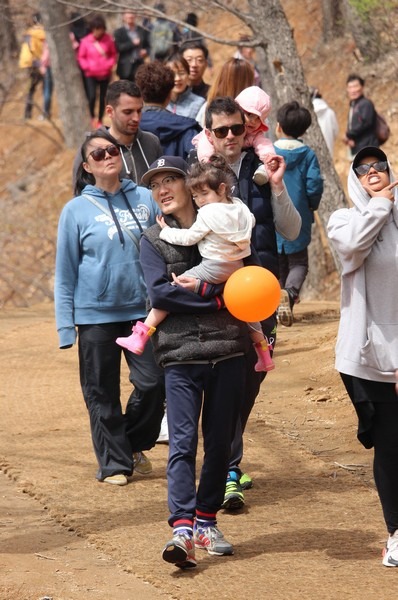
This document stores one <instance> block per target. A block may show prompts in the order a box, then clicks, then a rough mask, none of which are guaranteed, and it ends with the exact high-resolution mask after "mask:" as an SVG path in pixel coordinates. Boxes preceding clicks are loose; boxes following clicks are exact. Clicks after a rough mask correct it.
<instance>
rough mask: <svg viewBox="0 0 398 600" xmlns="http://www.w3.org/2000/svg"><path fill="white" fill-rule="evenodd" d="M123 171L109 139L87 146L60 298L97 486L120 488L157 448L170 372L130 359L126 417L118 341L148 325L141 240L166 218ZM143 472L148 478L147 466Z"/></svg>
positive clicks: (67, 229)
mask: <svg viewBox="0 0 398 600" xmlns="http://www.w3.org/2000/svg"><path fill="white" fill-rule="evenodd" d="M121 168H122V162H121V158H120V150H119V148H118V146H117V143H116V140H114V138H112V137H111V136H110V135H109V133H107V132H106V131H103V130H98V131H96V132H94V133H92V134H90V135H89V136H88V137H87V138H86V140H85V142H84V144H83V146H82V161H81V165H80V168H79V172H78V177H77V185H76V197H75V198H73V199H72V200H71V201H70V202H68V203H67V204H66V205H65V206H64V208H63V210H62V212H61V216H60V220H59V226H58V238H57V252H56V267H55V290H54V296H55V315H56V322H57V331H58V335H59V345H60V348H70V347H71V346H72V345H73V344H74V343H75V342H76V338H78V349H79V368H80V382H81V387H82V391H83V396H84V400H85V403H86V406H87V409H88V413H89V417H90V425H91V436H92V441H93V446H94V451H95V454H96V457H97V461H98V473H97V479H98V480H99V481H102V482H105V483H109V484H114V485H126V484H127V483H128V477H129V476H130V475H131V474H132V470H133V452H134V453H137V452H140V451H142V450H148V449H150V448H151V447H153V446H154V445H155V443H156V439H157V436H158V434H159V429H160V422H161V419H162V416H163V403H164V380H163V373H162V371H161V370H160V369H159V368H158V367H157V365H156V364H155V361H154V357H153V351H152V348H151V346H150V345H148V347H147V348H146V350H145V352H144V353H143V354H142V355H141V356H139V357H138V356H136V355H135V354H132V353H130V352H128V351H125V352H124V356H125V359H126V362H127V365H128V368H129V371H130V381H131V383H132V384H133V385H134V391H133V392H132V394H131V395H130V398H129V400H128V403H127V407H126V414H125V415H123V413H122V408H121V402H120V362H121V354H122V351H121V348H120V346H118V345H117V344H116V341H115V340H116V338H117V337H118V336H120V335H127V334H128V333H129V332H130V330H131V326H132V324H134V323H135V321H136V320H138V319H142V318H143V317H145V314H146V310H145V302H146V297H147V291H146V287H145V282H144V278H143V273H142V269H141V267H140V265H139V260H138V259H139V238H140V235H141V233H142V231H144V230H145V229H146V228H148V227H150V226H151V225H153V224H154V223H155V222H156V221H155V218H156V214H158V213H159V211H158V209H157V207H156V205H155V203H154V201H153V199H152V197H151V194H150V193H149V191H147V190H145V189H144V188H142V187H138V186H137V185H136V184H135V183H133V182H132V181H130V180H128V179H123V180H122V181H120V179H119V174H120V171H121ZM76 329H77V332H76ZM141 458H142V457H141V455H139V456H136V457H135V459H136V462H137V460H138V459H141ZM135 467H136V470H137V471H140V472H142V465H141V464H140V465H136V466H135Z"/></svg>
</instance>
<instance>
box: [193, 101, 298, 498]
mask: <svg viewBox="0 0 398 600" xmlns="http://www.w3.org/2000/svg"><path fill="white" fill-rule="evenodd" d="M205 121H206V122H205V125H206V129H205V132H206V135H207V138H208V140H209V141H210V143H211V144H212V145H213V147H214V151H215V152H218V153H220V154H222V155H223V156H224V157H225V158H226V160H227V162H228V163H229V166H230V167H231V169H232V171H233V172H234V173H235V177H236V188H235V189H234V191H233V194H234V196H237V197H238V198H240V199H241V200H242V201H243V202H244V203H245V204H246V205H247V206H248V207H249V209H250V211H251V212H252V213H253V214H254V216H255V218H256V225H255V227H254V229H253V234H252V243H253V246H254V248H255V250H256V251H257V254H258V258H259V260H260V263H261V265H262V266H263V267H265V268H266V269H269V270H270V271H271V272H272V273H273V274H274V275H275V276H276V277H277V278H279V277H278V275H279V273H278V251H277V246H276V237H275V232H276V231H277V232H278V233H280V234H281V235H283V236H284V237H285V238H286V239H288V240H294V239H295V238H296V237H297V236H298V234H299V233H300V228H301V217H300V215H299V213H298V212H297V210H296V209H295V207H294V205H293V203H292V201H291V199H290V197H289V195H288V193H287V191H286V188H285V186H284V183H283V175H284V172H285V168H286V165H285V161H284V159H283V157H282V156H278V155H276V154H270V155H269V160H268V162H267V165H268V169H267V170H268V175H269V182H268V183H266V184H265V185H258V184H256V183H255V182H254V181H253V175H254V172H255V171H256V169H257V168H258V166H259V164H260V160H259V158H258V157H257V156H256V154H255V153H254V151H253V149H252V148H249V149H245V150H243V141H244V136H245V116H244V113H243V111H242V109H241V107H240V106H239V104H237V102H235V100H234V99H233V98H227V97H224V98H215V99H214V100H213V101H212V102H211V103H210V104H209V105H208V107H207V109H206V119H205ZM194 160H195V154H194V153H193V152H192V153H191V154H190V157H189V162H190V163H192V162H193V161H194ZM267 165H266V168H267ZM262 328H263V331H264V335H266V336H267V338H268V340H269V341H270V342H271V343H272V344H273V345H274V344H275V338H276V315H273V316H271V317H270V318H268V319H266V320H265V321H263V322H262ZM255 360H256V357H255V352H254V350H252V352H251V353H250V354H249V355H248V357H247V373H248V375H247V381H246V393H245V396H244V398H242V405H241V409H240V421H239V422H238V426H237V429H236V432H235V436H234V440H233V442H232V446H231V460H230V470H229V474H228V479H227V484H226V491H225V497H224V504H223V508H225V509H229V510H236V509H239V508H242V507H243V505H244V495H243V491H242V490H243V489H248V488H250V487H252V485H253V483H252V480H251V478H250V477H249V476H248V475H247V474H246V473H243V472H242V471H241V469H240V467H239V465H240V462H241V460H242V456H243V438H242V436H243V431H244V429H245V426H246V423H247V420H248V418H249V415H250V412H251V410H252V408H253V405H254V402H255V399H256V397H257V395H258V392H259V390H260V385H261V382H262V381H263V379H264V377H265V373H255V372H254V364H255Z"/></svg>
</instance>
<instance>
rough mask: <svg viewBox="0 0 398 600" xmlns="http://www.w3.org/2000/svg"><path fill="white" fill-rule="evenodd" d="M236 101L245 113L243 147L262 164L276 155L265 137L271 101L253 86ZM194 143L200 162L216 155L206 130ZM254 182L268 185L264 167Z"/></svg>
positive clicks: (262, 91)
mask: <svg viewBox="0 0 398 600" xmlns="http://www.w3.org/2000/svg"><path fill="white" fill-rule="evenodd" d="M235 100H236V102H237V103H238V104H239V106H240V107H241V108H242V110H243V111H244V113H245V120H246V124H245V125H246V134H245V138H244V144H243V147H244V148H251V147H252V148H254V151H255V153H256V154H257V156H258V157H259V159H260V160H261V162H265V159H266V156H267V154H275V150H274V147H273V145H272V142H271V140H269V139H268V138H267V137H266V135H265V133H266V132H267V131H268V125H267V123H266V121H267V116H268V115H269V112H270V110H271V99H270V97H269V96H268V94H267V93H266V92H264V90H262V89H261V88H259V87H258V86H256V85H252V86H250V87H248V88H245V89H244V90H243V91H242V92H241V93H240V94H238V95H237V96H236V98H235ZM227 134H228V133H227ZM192 143H193V145H194V146H195V147H196V151H197V154H198V160H199V161H207V160H208V159H209V157H210V156H211V155H212V154H213V153H214V147H213V145H212V143H211V142H210V141H209V139H208V138H207V136H206V133H205V131H204V130H203V131H201V132H200V133H198V135H196V136H195V137H194V138H193V140H192ZM253 180H254V182H255V183H257V184H258V185H265V184H266V183H267V181H268V173H267V170H266V168H265V167H264V165H261V166H260V167H259V168H258V169H257V170H256V172H255V173H254V175H253Z"/></svg>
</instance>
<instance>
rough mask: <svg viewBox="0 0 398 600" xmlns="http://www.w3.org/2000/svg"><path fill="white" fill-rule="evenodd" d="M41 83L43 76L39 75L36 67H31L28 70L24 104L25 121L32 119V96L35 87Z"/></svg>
mask: <svg viewBox="0 0 398 600" xmlns="http://www.w3.org/2000/svg"><path fill="white" fill-rule="evenodd" d="M42 82H43V75H42V74H41V73H40V71H39V69H38V68H37V67H31V68H30V69H29V83H28V85H29V87H28V94H27V96H26V104H25V119H30V118H31V117H32V109H33V104H34V103H33V96H34V93H35V91H36V88H37V86H38V85H39V84H40V83H42Z"/></svg>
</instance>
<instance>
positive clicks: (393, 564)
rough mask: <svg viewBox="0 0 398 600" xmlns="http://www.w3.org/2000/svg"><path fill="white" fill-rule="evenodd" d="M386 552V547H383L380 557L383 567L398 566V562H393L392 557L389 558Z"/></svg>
mask: <svg viewBox="0 0 398 600" xmlns="http://www.w3.org/2000/svg"><path fill="white" fill-rule="evenodd" d="M387 554H388V551H387V548H384V549H383V552H382V557H383V560H382V563H383V565H384V566H385V567H398V563H397V562H395V561H394V559H392V558H391V559H390V558H387ZM390 560H392V561H393V562H390Z"/></svg>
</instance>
